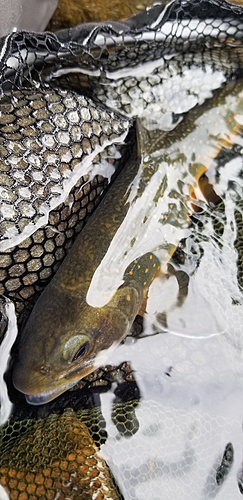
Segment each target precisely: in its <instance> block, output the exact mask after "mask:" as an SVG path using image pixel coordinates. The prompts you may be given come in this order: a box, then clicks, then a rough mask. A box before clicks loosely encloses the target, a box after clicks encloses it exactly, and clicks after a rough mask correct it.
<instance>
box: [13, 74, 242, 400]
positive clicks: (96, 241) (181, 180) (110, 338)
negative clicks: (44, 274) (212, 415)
mask: <svg viewBox="0 0 243 500" xmlns="http://www.w3.org/2000/svg"><path fill="white" fill-rule="evenodd" d="M242 109H243V91H242V81H239V82H237V83H236V84H235V83H230V84H228V86H227V87H226V88H223V89H221V90H220V91H219V92H217V94H216V95H215V97H214V98H213V100H212V102H210V103H209V102H207V103H206V104H204V105H203V106H201V107H198V108H196V109H195V110H193V111H191V113H189V114H188V115H187V117H186V118H185V120H184V121H183V122H182V123H181V124H180V125H179V126H178V127H177V129H175V130H174V131H173V133H170V134H166V133H164V132H162V131H160V130H157V132H155V131H154V132H153V133H149V132H148V131H147V130H146V129H145V128H144V127H143V126H142V125H141V124H140V125H139V129H140V133H139V137H140V141H141V146H140V147H141V152H142V157H143V161H142V162H140V160H139V155H138V156H137V154H136V152H135V151H134V153H133V156H132V158H131V161H130V162H129V163H128V164H127V166H126V170H125V171H123V173H122V175H120V176H119V177H118V178H117V180H116V182H115V183H114V187H112V188H111V189H110V190H109V192H108V194H107V196H106V197H105V199H104V200H103V201H102V203H101V205H100V206H99V209H97V211H96V213H95V214H94V215H93V216H92V217H91V219H90V221H89V223H88V224H87V226H86V227H85V228H84V230H83V231H82V233H81V235H80V236H79V237H78V238H77V239H76V242H75V244H74V245H73V247H72V249H71V251H70V252H69V254H68V256H67V257H66V259H65V261H64V263H63V265H62V266H61V267H60V269H59V271H58V272H57V273H56V275H55V277H54V278H53V280H52V281H51V283H50V284H49V285H48V286H47V287H46V289H45V290H44V292H43V293H42V295H41V297H40V299H39V300H38V301H37V303H36V305H35V307H34V308H33V311H32V313H31V315H30V318H29V320H28V321H27V324H26V326H25V328H24V331H23V333H22V336H21V338H20V345H19V355H18V360H17V362H16V365H15V368H14V373H13V380H14V385H15V386H16V388H17V389H19V390H20V391H21V392H23V393H24V394H25V395H26V398H27V401H28V402H30V403H32V404H41V403H45V402H47V401H49V400H51V399H53V398H55V397H56V396H57V395H59V394H61V393H62V392H64V391H65V390H67V389H68V388H70V387H71V386H73V385H74V384H75V383H76V382H77V381H78V380H79V379H81V378H82V377H84V376H86V375H87V374H89V373H90V372H92V371H93V370H94V369H95V368H96V367H98V366H99V365H100V364H102V363H104V360H105V357H102V356H98V354H99V353H100V352H101V351H104V350H107V349H108V348H109V347H111V346H113V345H114V344H116V343H118V342H120V341H121V340H122V339H123V338H124V337H125V336H126V334H127V332H128V330H129V327H130V325H131V323H132V322H133V320H134V318H135V316H136V314H137V313H138V311H139V309H140V308H141V306H142V305H143V302H144V300H145V299H146V296H147V292H148V288H149V286H150V284H151V282H152V281H153V279H154V277H155V276H156V275H157V273H158V271H159V269H160V265H161V266H162V269H163V270H164V268H165V264H166V263H168V261H169V260H170V257H171V255H172V254H173V252H174V251H175V249H176V247H177V244H178V242H179V241H180V239H181V238H183V237H185V235H189V234H190V217H189V213H190V211H192V209H191V203H192V201H193V203H194V204H195V203H196V202H195V199H194V196H195V195H194V192H196V189H197V186H198V180H200V178H201V176H202V174H203V173H204V171H205V170H207V169H208V168H209V167H210V165H211V164H212V163H213V162H214V161H216V160H215V158H216V157H217V156H218V155H219V152H220V151H221V150H222V149H223V148H225V147H227V148H230V147H233V146H234V147H235V148H236V149H237V144H238V143H240V138H239V133H240V132H241V118H240V117H241V114H242ZM212 125H213V133H212V134H211V133H210V130H211V127H212ZM199 205H200V201H199ZM97 356H98V359H97Z"/></svg>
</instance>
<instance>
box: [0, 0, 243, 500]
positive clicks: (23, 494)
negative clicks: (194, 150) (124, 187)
mask: <svg viewBox="0 0 243 500" xmlns="http://www.w3.org/2000/svg"><path fill="white" fill-rule="evenodd" d="M125 15H126V14H125V13H124V17H125ZM50 26H52V25H50ZM242 36H243V8H242V6H241V5H240V3H231V2H228V1H226V0H224V1H223V0H221V1H219V0H207V1H206V0H205V1H203V0H201V1H198V0H191V1H186V0H185V1H184V0H183V1H181V0H171V1H166V2H160V3H159V4H158V5H155V6H154V7H153V8H150V9H147V10H143V12H141V13H140V14H138V15H136V16H134V17H132V18H130V19H127V20H126V21H116V22H115V21H112V22H109V21H107V22H101V23H88V24H83V25H79V26H77V27H74V28H70V29H65V30H62V31H58V32H57V33H51V32H45V33H31V32H30V33H29V32H13V33H11V34H9V35H7V36H6V37H4V38H2V39H1V40H0V54H1V56H0V57H1V62H0V64H1V66H0V74H1V78H0V94H1V99H0V157H1V158H0V197H1V205H0V293H1V294H2V296H5V297H6V298H7V300H8V299H11V300H12V301H13V303H14V305H15V308H16V314H17V316H18V321H19V324H21V322H22V318H23V316H22V313H23V314H25V313H26V311H28V310H29V308H30V307H31V306H32V304H33V302H34V301H35V300H36V296H37V295H38V294H39V293H40V291H41V290H42V289H43V288H44V287H45V286H46V284H47V283H48V282H49V281H50V279H51V277H52V276H53V275H54V273H55V271H56V270H57V268H58V267H59V265H60V264H61V262H62V260H63V259H64V257H65V255H66V254H67V252H68V250H69V249H70V247H71V245H72V243H73V241H74V239H75V236H76V235H77V233H79V232H80V231H81V229H82V228H83V226H84V224H85V223H86V221H87V219H88V218H89V216H90V214H91V213H92V212H93V210H94V209H95V208H96V206H97V205H98V203H99V201H100V199H101V198H102V196H103V194H104V193H105V191H106V188H107V186H108V185H109V183H110V182H111V181H112V180H113V179H114V178H115V177H116V173H117V172H120V171H121V175H122V168H123V166H124V164H125V163H126V161H127V159H128V158H129V157H130V155H131V151H132V150H134V143H135V131H134V126H133V125H134V119H135V118H137V117H140V120H141V122H142V123H143V124H144V123H145V124H146V123H149V126H150V132H151V134H150V135H149V139H148V142H149V144H150V143H151V144H152V147H155V146H154V144H155V145H156V148H157V150H158V149H159V148H158V144H156V140H157V139H156V132H155V133H154V130H156V127H157V126H158V124H159V128H161V129H163V130H165V132H163V134H162V136H161V135H160V136H159V141H161V137H162V141H163V145H164V148H167V150H168V151H169V148H170V146H171V145H172V144H173V143H175V141H176V140H180V141H181V144H182V141H183V140H184V139H185V138H187V139H188V137H190V133H191V130H192V129H194V128H196V127H195V123H197V122H196V120H197V119H199V118H200V116H202V117H203V116H204V114H205V112H206V111H207V112H208V109H210V102H209V104H208V107H207V108H205V107H201V108H200V107H199V106H198V107H197V108H196V111H195V114H193V113H192V114H190V112H189V114H188V115H186V113H187V112H188V111H189V110H190V109H191V108H194V107H195V106H197V105H202V104H203V102H204V101H205V99H207V98H209V97H212V95H213V93H214V91H215V90H216V89H218V88H220V87H221V86H224V85H225V84H226V83H227V81H228V80H234V79H241V78H242V61H243V45H242ZM191 71H193V72H194V73H191ZM193 75H194V77H193ZM209 77H211V81H210V84H209V83H208V78H209ZM179 87H180V89H181V93H179V94H178V88H179ZM225 95H226V97H225V96H224V95H223V94H222V93H221V94H219V102H221V100H222V99H225V102H226V100H227V96H228V95H230V90H228V87H226V91H225ZM239 106H241V101H240V104H239ZM237 109H238V108H237ZM185 115H186V117H185V120H184V122H182V125H181V124H180V123H179V122H180V121H181V120H182V119H183V118H184V116H185ZM207 116H208V115H207ZM183 123H184V125H183ZM177 124H179V125H178V127H179V128H175V132H173V133H171V135H168V134H167V131H168V130H170V129H172V128H173V127H175V125H177ZM238 125H239V124H238ZM183 127H184V128H183ZM227 130H228V129H227ZM213 133H214V130H213V132H212V134H213ZM229 133H231V134H235V135H241V136H242V131H241V123H240V126H238V128H237V129H236V128H232V127H231V128H229ZM173 134H175V135H173ZM147 137H148V136H147ZM203 138H204V136H203ZM198 140H199V139H198ZM231 142H233V141H231ZM187 144H188V143H187ZM230 145H231V146H232V144H231V143H230ZM241 147H242V145H241V143H240V142H239V141H238V143H237V144H235V145H234V147H231V148H230V147H229V145H228V144H226V143H223V142H222V143H221V144H220V147H219V148H218V149H217V150H216V151H215V154H214V157H213V159H212V161H215V162H216V163H217V165H216V167H217V168H216V172H217V173H216V177H215V179H214V180H216V181H217V182H219V178H220V172H221V170H220V169H221V167H222V166H224V165H225V163H227V162H228V163H229V162H230V161H231V162H233V160H234V159H236V158H238V157H239V156H241ZM168 151H167V153H166V155H167V156H166V155H164V156H163V157H161V158H162V160H163V161H168V154H169V153H168ZM188 155H189V153H188ZM227 155H228V156H227ZM184 158H186V159H187V151H186V150H185V151H184V150H183V151H182V152H181V151H180V154H179V155H178V156H177V157H176V158H175V157H173V158H172V159H171V160H170V161H171V164H172V165H173V164H176V162H177V161H178V162H180V163H183V159H184ZM225 158H226V159H225ZM226 160H227V161H226ZM173 162H174V163H173ZM191 164H193V161H192V162H191ZM193 165H194V164H193ZM196 167H197V165H196ZM196 167H195V168H196ZM199 171H200V174H202V173H203V172H201V170H200V169H199ZM234 172H235V171H234ZM189 173H190V175H191V176H192V177H193V179H195V178H198V173H197V171H196V170H195V172H194V171H193V169H191V170H190V172H189ZM237 176H238V177H239V178H240V179H242V169H241V168H240V169H238V171H237V173H236V174H235V173H234V176H233V177H234V178H233V180H232V178H230V179H229V181H228V185H227V188H228V190H230V192H231V194H232V193H233V194H232V196H231V199H232V200H233V203H234V207H233V220H234V224H233V226H234V227H233V229H232V221H231V219H230V218H229V216H227V214H226V215H225V204H224V202H223V203H222V204H220V205H219V206H217V207H216V208H215V206H214V205H213V206H210V209H208V211H207V213H206V214H205V213H204V212H203V213H201V212H200V208H201V206H200V203H199V204H198V205H197V208H198V212H196V213H195V216H194V218H193V219H192V220H191V222H190V223H191V225H192V227H193V237H189V238H188V239H185V240H184V241H181V243H180V245H179V247H178V249H177V251H176V252H175V254H174V261H173V262H172V265H173V266H174V267H173V268H172V270H171V274H172V275H174V276H176V277H177V281H178V284H179V291H180V289H181V295H180V297H178V304H179V303H180V304H182V303H183V302H184V299H185V297H186V296H187V294H188V291H187V285H188V281H187V280H184V278H185V276H187V272H188V269H190V271H191V274H193V272H194V271H195V269H196V268H198V267H199V262H200V259H201V256H202V255H203V254H207V248H208V247H207V243H208V241H209V240H210V241H211V240H212V241H213V242H215V247H214V252H217V251H218V249H221V248H222V246H223V245H224V243H223V240H224V237H225V238H226V237H227V234H228V233H227V231H229V228H231V229H232V232H234V234H235V236H236V238H235V239H236V242H235V249H236V251H237V254H238V257H237V259H238V260H237V268H238V274H237V280H238V285H239V288H240V289H241V288H242V259H241V253H240V252H241V248H242V237H241V235H242V203H241V201H240V196H239V189H238V187H236V186H237ZM145 180H146V177H145ZM207 180H208V179H207ZM209 181H211V180H210V179H209ZM207 185H208V183H207ZM182 194H183V193H182ZM156 195H157V196H160V195H161V192H159V191H158V193H156ZM174 195H175V193H174V194H173V193H172V194H171V198H173V197H175V196H174ZM176 196H177V194H176ZM205 197H206V199H207V196H205ZM183 199H184V198H183ZM183 203H184V201H183ZM183 203H182V205H181V206H182V208H183V207H184V205H183ZM172 205H173V204H172ZM172 205H171V214H172V215H173V213H174V212H173V206H174V207H175V204H174V205H173V206H172ZM183 210H184V208H183ZM183 210H182V212H181V213H182V215H183V214H184V215H185V210H184V212H183ZM195 210H196V208H195ZM175 212H176V214H177V209H176V208H175ZM165 215H166V218H167V219H168V216H169V215H170V214H168V213H166V214H165ZM177 215H178V214H177ZM227 217H228V218H227ZM186 218H187V219H188V217H186ZM177 221H178V218H177ZM226 233H227V234H226ZM208 235H209V236H208ZM205 245H206V246H205ZM226 246H227V245H226ZM210 266H211V261H210V260H209V263H208V267H207V269H206V271H205V273H207V274H208V275H209V276H210V272H211V271H210V269H211V267H210ZM178 268H179V272H182V274H178V272H177V270H178ZM201 268H202V266H201ZM183 273H184V274H183ZM217 280H218V281H219V288H220V287H221V281H220V280H219V279H218V274H216V276H215V282H216V283H217ZM204 285H205V283H204ZM205 286H206V285H205ZM210 286H211V285H210V283H209V288H210ZM221 288H222V287H221ZM185 290H186V291H185ZM219 295H220V294H219ZM220 297H221V296H220ZM231 299H232V302H234V304H239V303H240V300H239V296H238V295H237V294H235V293H234V291H233V292H232V294H231ZM222 303H223V302H222ZM5 305H6V299H4V297H3V298H2V299H1V310H2V316H1V323H0V326H1V333H2V335H3V333H4V332H5V331H6V328H7V324H8V315H7V314H6V311H5ZM20 313H21V314H20ZM223 313H224V311H223V312H222V314H223ZM225 314H227V311H226V313H225ZM237 314H238V313H237ZM236 316H237V317H236V319H234V322H233V321H232V323H234V333H235V332H236V331H237V332H238V331H239V330H241V327H242V318H241V315H240V314H238V315H236ZM143 323H144V322H143V320H142V319H141V317H138V318H137V321H136V322H135V324H134V325H133V330H132V332H131V334H130V335H129V339H130V344H129V340H128V344H127V345H124V346H121V351H120V352H121V355H118V358H117V359H115V361H114V366H106V367H104V368H102V369H99V370H98V371H96V372H95V373H94V374H92V375H90V376H89V377H87V378H85V379H83V380H82V381H81V382H80V383H79V385H78V386H77V387H75V388H73V389H72V390H71V391H68V392H67V393H65V394H64V395H62V396H60V397H59V398H58V399H57V400H56V401H54V402H51V403H49V404H48V405H44V406H43V407H41V408H39V407H38V408H33V407H30V405H28V404H27V403H26V402H24V400H23V397H22V396H20V394H19V393H18V394H17V391H15V390H14V389H13V387H12V384H11V373H8V375H7V381H8V385H9V391H10V395H11V399H12V400H13V401H14V408H13V412H12V417H11V419H10V420H9V421H8V422H7V423H6V424H5V426H4V427H3V428H2V429H1V442H0V447H1V458H0V483H1V484H2V485H4V487H6V491H8V492H9V494H10V498H11V500H15V499H18V500H27V499H29V500H36V499H43V500H44V499H57V498H58V499H66V500H68V499H91V498H92V499H93V498H95V499H98V500H101V499H103V498H104V499H110V498H112V499H117V498H124V499H126V500H127V499H131V500H140V499H145V498H146V499H148V498H149V499H151V500H157V499H158V498H161V497H163V498H165V499H168V500H172V499H173V500H176V499H177V498H180V499H184V498H185V499H186V500H190V499H193V500H196V499H198V500H199V499H200V500H201V499H204V500H207V499H212V498H217V499H221V500H226V498H227V500H228V499H229V500H237V498H240V497H241V495H242V492H243V486H242V484H243V480H242V476H243V473H242V450H241V447H242V445H241V443H239V442H240V440H241V439H242V437H241V436H242V432H241V420H242V419H241V414H242V412H241V410H242V409H241V410H239V408H241V405H240V404H239V406H237V405H236V406H235V399H233V396H232V399H230V397H231V396H229V401H230V404H229V405H228V404H227V411H226V410H224V409H222V408H223V403H222V400H223V398H224V394H225V393H223V392H222V396H220V395H219V396H218V394H219V393H220V391H221V386H220V385H219V386H217V387H218V392H217V390H216V393H217V396H218V398H219V404H218V407H217V408H215V407H214V405H213V404H212V407H210V403H208V400H207V397H206V396H205V394H206V393H207V391H210V390H211V389H212V385H210V384H211V381H212V380H213V389H215V385H217V383H218V380H221V378H222V380H223V381H224V380H225V379H224V374H225V371H226V368H225V366H224V361H222V362H221V361H219V359H220V360H221V357H222V360H223V359H224V358H223V356H224V354H222V353H223V348H222V350H220V349H221V344H220V346H218V344H217V343H215V344H213V343H212V344H210V346H209V345H208V344H207V342H206V341H205V342H204V343H203V344H200V348H199V349H198V346H195V343H193V340H192V339H189V340H188V339H183V340H182V341H181V343H180V345H179V344H177V339H175V337H173V336H171V337H169V338H168V337H166V338H163V344H156V342H158V340H156V339H158V337H159V338H160V339H161V338H162V337H163V335H157V333H158V331H159V332H160V333H161V326H162V327H163V328H162V330H163V332H165V331H166V328H167V326H168V325H167V316H166V314H165V313H163V311H162V313H161V314H160V316H159V315H157V323H156V324H155V325H154V324H153V326H152V331H151V330H150V331H149V334H150V340H149V350H150V349H151V352H152V353H154V355H155V353H156V356H157V357H158V359H157V358H156V359H157V363H158V367H157V366H153V370H154V371H153V370H152V371H151V369H150V368H151V366H150V364H149V363H147V359H146V356H145V355H143V356H142V369H141V371H139V370H140V368H141V366H140V367H139V365H138V366H137V365H136V360H137V359H139V356H140V355H141V351H143V352H145V351H146V345H147V344H146V340H147V338H146V337H147V331H146V328H145V327H144V324H143ZM142 332H143V333H142ZM144 332H145V333H144ZM227 334H228V332H226V340H227ZM3 337H4V335H3ZM140 337H141V338H140ZM228 337H229V334H228ZM4 340H6V335H5V338H4ZM230 342H231V343H232V344H234V348H235V349H236V352H237V355H238V354H239V353H240V354H239V357H240V356H241V352H242V341H240V340H239V337H238V336H237V335H236V336H235V337H234V339H233V341H232V339H230ZM226 345H228V344H227V342H226ZM144 346H145V351H144ZM129 347H131V349H130V350H129ZM136 349H137V353H138V355H137V353H136ZM226 349H227V348H226ZM188 352H189V353H190V354H189V355H188ZM209 352H210V355H211V356H212V359H211V365H210V366H208V353H209ZM139 353H140V354H139ZM171 353H173V356H174V357H173V356H172V354H171ZM4 355H5V356H6V351H4ZM119 356H121V358H122V359H120V358H119ZM130 357H131V358H132V361H133V362H130V359H131V358H130ZM162 357H163V361H161V359H162ZM124 360H125V361H124ZM240 362H241V357H240V361H239V360H238V358H237V363H235V364H237V367H238V366H240ZM220 363H221V364H220ZM233 365H234V359H233ZM134 366H135V368H134ZM174 366H176V370H175V372H176V375H175V376H174V375H173V373H174ZM195 366H196V368H195ZM214 367H215V371H214ZM143 370H144V371H143ZM224 370H225V371H224ZM233 372H234V370H233V369H232V374H231V375H232V380H231V378H230V377H231V375H230V376H229V377H228V373H227V377H228V378H227V377H226V380H227V384H226V386H227V391H226V392H227V396H228V394H234V396H235V397H236V396H237V397H239V399H240V398H241V399H242V393H241V392H240V389H239V387H238V385H237V388H236V387H235V385H234V376H235V375H234V373H233ZM144 373H145V375H144ZM173 377H175V378H173ZM205 377H206V378H205ZM171 380H172V382H171V384H172V385H169V383H170V381H171ZM202 380H203V382H202ZM205 380H206V382H205ZM173 384H174V385H173ZM194 384H196V386H199V387H200V390H199V393H200V397H201V395H202V394H203V397H201V399H200V397H199V396H198V393H197V391H196V390H194V387H195V385H194ZM200 384H201V385H200ZM203 384H204V386H203ZM214 384H215V385H214ZM202 386H203V389H202ZM180 387H183V389H185V391H186V392H185V393H183V394H184V397H183V396H182V395H181V394H180V391H179V389H178V388H180ZM204 387H205V389H204ZM148 388H149V389H148ZM216 389H217V388H216ZM224 389H225V388H224ZM225 390H226V389H225ZM200 391H201V392H200ZM237 391H239V392H237ZM161 393H163V395H165V401H167V406H166V404H165V402H164V401H163V402H161ZM220 394H221V393H220ZM167 396H168V400H166V397H167ZM2 399H3V398H2ZM182 400H183V401H182ZM202 400H203V401H204V402H205V401H206V403H205V406H204V407H202V406H200V405H201V401H202ZM168 401H169V403H168ZM178 401H179V403H178ZM192 401H193V404H192ZM227 401H228V400H227ZM101 403H102V404H101ZM3 404H4V402H3ZM2 406H3V405H2ZM215 406H216V405H215ZM239 436H240V437H239ZM237 446H238V448H237ZM235 449H236V451H235ZM205 450H206V451H205ZM107 464H108V465H107ZM108 466H109V467H108ZM0 495H1V493H0Z"/></svg>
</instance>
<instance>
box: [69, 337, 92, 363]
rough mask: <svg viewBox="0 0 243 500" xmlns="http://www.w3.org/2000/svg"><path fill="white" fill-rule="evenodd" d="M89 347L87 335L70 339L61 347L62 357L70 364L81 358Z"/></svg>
mask: <svg viewBox="0 0 243 500" xmlns="http://www.w3.org/2000/svg"><path fill="white" fill-rule="evenodd" d="M89 347H90V339H89V337H87V335H84V334H80V335H74V337H71V338H70V339H69V340H68V341H67V342H66V344H65V345H64V347H63V353H62V356H63V358H64V359H65V360H66V361H69V363H72V362H73V361H75V360H76V359H78V358H82V357H83V356H84V355H85V354H86V353H87V351H88V350H89Z"/></svg>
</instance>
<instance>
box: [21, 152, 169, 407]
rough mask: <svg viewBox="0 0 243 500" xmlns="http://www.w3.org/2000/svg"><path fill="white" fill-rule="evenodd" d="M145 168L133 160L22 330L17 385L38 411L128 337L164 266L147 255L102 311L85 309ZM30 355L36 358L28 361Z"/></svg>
mask: <svg viewBox="0 0 243 500" xmlns="http://www.w3.org/2000/svg"><path fill="white" fill-rule="evenodd" d="M139 165H140V160H139V157H137V156H136V154H135V156H134V155H133V157H132V159H131V162H129V163H128V165H127V167H126V170H125V171H124V172H123V175H122V176H119V177H118V179H117V180H116V181H115V183H114V187H113V188H112V189H110V190H109V191H108V193H107V196H106V197H105V198H104V200H103V202H102V203H101V205H100V210H99V211H98V212H97V211H96V212H95V214H94V216H93V217H92V218H91V219H90V223H89V224H88V225H87V226H86V228H85V229H84V230H83V231H82V236H81V238H77V239H76V241H75V243H74V245H73V247H72V249H71V251H70V252H69V254H68V256H67V258H66V259H65V264H64V266H63V267H62V268H61V269H60V272H57V273H56V275H55V276H54V278H53V280H52V281H51V283H50V284H49V286H47V287H46V289H45V290H44V292H43V293H42V295H41V297H40V299H39V300H38V301H37V303H36V305H35V306H34V308H33V311H32V313H31V315H30V318H29V320H28V322H27V324H26V326H25V328H24V332H23V334H22V337H21V342H20V346H19V361H18V363H17V366H16V367H15V371H14V384H15V386H16V387H17V388H18V389H19V390H21V391H23V392H24V393H25V394H27V400H28V401H29V402H31V403H33V404H41V403H44V402H46V401H47V400H50V399H53V398H54V397H56V396H57V395H58V394H59V393H62V392H63V391H64V390H66V389H67V388H68V387H71V386H72V385H73V384H75V383H76V382H77V381H78V380H79V379H80V378H82V377H84V376H85V375H87V374H88V373H90V372H91V371H93V370H94V369H95V366H96V365H95V360H96V357H97V355H98V354H99V352H100V351H101V350H104V349H108V348H109V347H111V346H112V345H113V344H114V343H118V342H120V341H121V340H122V339H123V338H124V337H125V335H126V334H127V331H128V330H129V327H130V325H131V324H132V322H133V320H134V318H135V316H136V314H137V313H138V311H139V308H140V307H141V305H142V303H143V301H144V299H145V298H146V293H147V290H148V287H149V285H150V283H151V281H152V280H153V278H154V276H155V275H156V273H157V272H158V269H159V261H158V259H157V258H156V257H155V256H154V255H153V254H152V253H151V254H150V253H149V254H148V255H144V256H142V257H141V258H138V259H137V260H134V262H133V263H131V265H130V266H129V267H128V268H127V270H126V272H125V273H124V282H123V284H122V285H121V286H120V287H119V288H118V290H117V291H116V293H115V294H114V296H113V297H112V298H111V300H110V301H109V302H108V303H107V304H106V305H105V306H104V307H100V308H93V307H91V306H90V305H89V304H88V303H87V302H86V294H87V291H88V288H89V285H90V281H91V279H92V276H93V274H94V272H95V269H96V268H97V266H98V265H99V263H100V261H101V260H102V258H103V256H104V254H105V253H106V251H107V248H108V246H109V244H110V241H111V240H112V238H113V236H114V234H115V233H116V231H117V229H118V228H119V226H120V224H121V222H122V220H123V219H124V217H125V215H126V213H127V210H128V208H129V203H128V202H127V199H128V193H129V187H130V184H131V182H132V181H133V179H134V176H135V175H136V172H137V169H138V166H139ZM43 311H45V313H44V315H43ZM86 324H87V325H88V327H87V328H86V327H85V325H86ZM70 333H71V335H70ZM44 338H45V341H44ZM43 341H44V342H43ZM29 342H30V343H29ZM30 344H31V345H30ZM26 348H27V351H26ZM29 349H31V351H32V354H33V352H35V354H34V355H31V356H28V354H27V352H30V351H29ZM33 350H34V351H33ZM37 359H38V361H37V364H36V360H37ZM30 373H32V375H31V377H30V376H29V374H30ZM25 375H26V376H25ZM53 382H54V383H53ZM37 387H38V389H37V391H36V388H37ZM36 392H37V394H36ZM42 394H43V395H42Z"/></svg>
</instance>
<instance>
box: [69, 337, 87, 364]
mask: <svg viewBox="0 0 243 500" xmlns="http://www.w3.org/2000/svg"><path fill="white" fill-rule="evenodd" d="M89 346H90V343H89V342H85V344H83V345H82V346H81V347H80V349H79V350H78V351H77V352H76V354H75V355H74V356H73V359H72V361H76V359H78V358H82V357H83V356H84V355H85V354H86V352H87V351H88V350H89Z"/></svg>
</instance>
